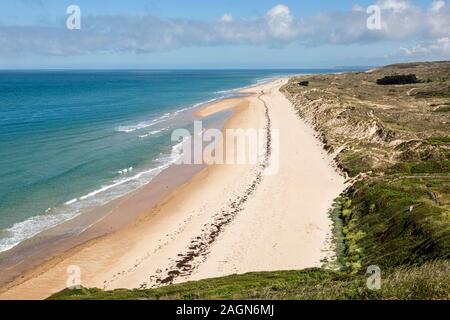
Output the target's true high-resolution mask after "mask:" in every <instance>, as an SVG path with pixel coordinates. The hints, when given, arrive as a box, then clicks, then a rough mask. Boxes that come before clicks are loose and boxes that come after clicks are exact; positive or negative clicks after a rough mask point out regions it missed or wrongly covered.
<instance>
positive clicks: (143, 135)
mask: <svg viewBox="0 0 450 320" xmlns="http://www.w3.org/2000/svg"><path fill="white" fill-rule="evenodd" d="M167 130H169V127H165V128H162V129H159V130H153V131H150V132H148V133H146V134H140V135H138V138H141V139H143V138H147V137H150V136H153V135H155V134H158V133H161V132H164V131H167Z"/></svg>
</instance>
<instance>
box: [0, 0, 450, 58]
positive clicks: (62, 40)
mask: <svg viewBox="0 0 450 320" xmlns="http://www.w3.org/2000/svg"><path fill="white" fill-rule="evenodd" d="M375 4H376V5H378V6H379V8H380V9H381V28H380V29H379V30H370V29H369V28H367V25H366V21H367V18H368V17H369V14H368V13H367V12H366V8H365V7H363V6H361V5H359V4H358V3H355V5H354V6H353V8H352V9H351V10H349V11H330V12H321V13H320V14H316V15H312V16H308V17H296V16H294V15H293V13H292V12H291V10H290V8H289V7H288V6H287V5H284V4H277V5H275V6H273V7H272V8H270V9H269V10H267V12H266V13H265V14H264V15H261V16H259V17H253V18H239V19H237V18H235V17H234V16H233V13H232V12H224V14H223V15H222V16H221V17H218V18H217V19H215V20H213V21H204V20H194V19H192V20H191V19H177V18H162V17H158V16H155V15H133V16H131V15H97V16H82V29H81V30H67V29H66V28H65V22H64V23H62V24H61V25H60V26H52V25H49V26H42V25H40V26H5V25H0V56H4V57H7V56H17V55H26V54H34V55H46V56H74V55H83V54H90V53H110V52H113V53H153V52H164V51H171V50H175V49H178V48H186V47H187V48H189V47H207V46H208V47H210V46H223V45H253V46H266V47H273V48H278V47H283V46H286V45H289V44H292V43H295V44H299V45H301V46H304V47H317V46H321V45H329V44H331V45H347V44H371V43H377V42H380V41H391V42H394V43H395V42H399V41H403V42H408V43H411V44H412V45H411V46H410V47H406V46H400V45H399V46H398V50H397V51H396V52H392V53H389V54H390V55H392V56H405V57H428V56H444V57H446V56H448V57H450V4H448V3H446V2H445V1H443V0H437V1H433V2H431V4H430V5H429V6H428V7H426V8H425V7H419V6H415V5H413V4H412V3H411V2H410V1H409V0H379V1H378V2H375Z"/></svg>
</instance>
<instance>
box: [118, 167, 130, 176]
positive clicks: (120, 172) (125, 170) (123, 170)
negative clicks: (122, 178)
mask: <svg viewBox="0 0 450 320" xmlns="http://www.w3.org/2000/svg"><path fill="white" fill-rule="evenodd" d="M131 171H133V167H129V168H125V169H122V170H119V171H117V173H118V174H125V173H128V172H131Z"/></svg>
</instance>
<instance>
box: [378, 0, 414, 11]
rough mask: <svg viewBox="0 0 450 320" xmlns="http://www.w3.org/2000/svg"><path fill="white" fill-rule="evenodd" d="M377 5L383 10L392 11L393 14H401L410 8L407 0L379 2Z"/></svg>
mask: <svg viewBox="0 0 450 320" xmlns="http://www.w3.org/2000/svg"><path fill="white" fill-rule="evenodd" d="M377 4H378V5H379V6H380V8H381V9H383V10H392V11H394V12H402V11H405V10H408V9H409V8H411V4H410V2H409V1H408V0H380V1H378V3H377Z"/></svg>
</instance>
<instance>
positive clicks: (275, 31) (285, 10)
mask: <svg viewBox="0 0 450 320" xmlns="http://www.w3.org/2000/svg"><path fill="white" fill-rule="evenodd" d="M266 18H267V24H268V26H269V31H270V33H271V35H272V36H273V37H274V38H276V39H280V40H283V39H288V38H291V37H293V36H294V35H295V31H294V29H293V24H294V17H293V16H292V14H291V11H290V10H289V7H288V6H285V5H283V4H278V5H276V6H274V7H273V8H272V9H270V10H269V11H268V12H267V13H266Z"/></svg>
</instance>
